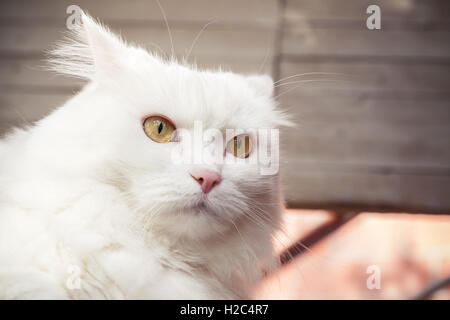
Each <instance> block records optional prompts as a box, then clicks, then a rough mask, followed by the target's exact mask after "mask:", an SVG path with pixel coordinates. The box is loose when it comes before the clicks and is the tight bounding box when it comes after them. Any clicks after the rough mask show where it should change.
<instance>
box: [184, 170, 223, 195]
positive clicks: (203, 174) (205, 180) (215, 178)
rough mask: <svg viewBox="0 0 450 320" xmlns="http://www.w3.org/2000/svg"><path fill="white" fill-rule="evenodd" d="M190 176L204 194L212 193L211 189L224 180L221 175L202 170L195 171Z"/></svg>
mask: <svg viewBox="0 0 450 320" xmlns="http://www.w3.org/2000/svg"><path fill="white" fill-rule="evenodd" d="M190 174H191V177H192V178H194V180H195V181H197V182H198V183H199V184H200V186H201V187H202V191H203V193H208V192H210V191H211V189H212V188H213V187H214V186H215V185H216V184H218V183H219V182H220V180H221V179H222V176H221V175H220V173H218V172H215V171H212V170H208V169H202V168H199V169H193V170H191V173H190Z"/></svg>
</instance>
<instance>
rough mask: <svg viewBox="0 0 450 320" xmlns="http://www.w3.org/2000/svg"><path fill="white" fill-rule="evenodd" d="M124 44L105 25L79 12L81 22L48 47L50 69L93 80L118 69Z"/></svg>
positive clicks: (123, 54) (107, 75) (123, 51)
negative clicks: (51, 48)
mask: <svg viewBox="0 0 450 320" xmlns="http://www.w3.org/2000/svg"><path fill="white" fill-rule="evenodd" d="M126 50H128V47H127V46H126V44H125V43H124V42H123V41H122V40H121V39H120V38H119V37H117V36H116V35H114V34H113V33H112V32H111V31H109V30H108V28H107V27H105V26H103V25H101V24H100V23H98V22H96V21H95V20H94V19H92V18H91V17H90V16H88V15H87V14H85V13H84V12H82V13H81V24H77V25H75V26H74V28H73V29H72V30H70V31H69V34H68V36H66V37H65V39H64V40H63V41H61V42H59V43H57V44H56V46H55V48H54V49H53V50H51V51H50V52H49V53H50V58H49V60H48V61H49V64H50V69H51V70H53V71H56V72H58V73H61V74H65V75H70V76H73V77H77V78H83V79H88V80H93V79H94V78H96V77H99V76H106V77H112V76H114V74H116V73H117V72H120V70H121V68H122V65H123V63H122V62H123V61H124V59H125V57H126Z"/></svg>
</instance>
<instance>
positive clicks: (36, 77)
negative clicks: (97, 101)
mask: <svg viewBox="0 0 450 320" xmlns="http://www.w3.org/2000/svg"><path fill="white" fill-rule="evenodd" d="M257 60H258V59H257ZM263 62H264V61H263V59H262V61H248V62H246V61H242V60H237V59H235V58H234V57H223V58H222V57H221V58H220V59H219V58H214V57H207V56H205V57H202V58H200V59H198V60H197V64H198V67H199V68H211V69H217V68H218V67H219V66H221V67H222V69H223V70H230V71H233V72H238V73H265V74H271V72H272V61H271V59H270V57H268V58H267V60H266V62H265V63H263ZM45 65H46V62H45V60H44V57H42V58H35V59H33V58H28V59H14V58H13V59H0V70H1V71H2V76H1V77H0V89H1V87H2V86H7V87H11V86H17V87H18V86H21V87H22V86H46V87H55V88H59V87H69V88H77V87H80V86H81V85H82V84H83V83H84V82H83V81H81V80H79V79H73V78H69V77H65V76H59V75H55V74H54V73H53V72H50V71H47V70H45ZM24 90H25V92H26V89H24Z"/></svg>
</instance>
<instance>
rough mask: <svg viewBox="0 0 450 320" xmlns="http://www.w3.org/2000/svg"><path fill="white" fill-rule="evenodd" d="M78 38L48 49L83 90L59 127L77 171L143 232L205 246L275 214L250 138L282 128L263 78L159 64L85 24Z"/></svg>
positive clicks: (272, 189)
mask: <svg viewBox="0 0 450 320" xmlns="http://www.w3.org/2000/svg"><path fill="white" fill-rule="evenodd" d="M76 36H77V39H76V40H75V41H73V42H69V43H64V44H62V45H61V46H60V47H58V48H57V49H56V50H55V51H54V56H55V58H54V59H53V60H51V62H52V66H53V69H55V70H56V71H58V72H61V73H65V74H70V75H74V76H78V77H83V78H88V79H89V80H90V81H91V83H90V84H89V85H88V86H87V87H86V88H85V89H84V90H83V91H82V92H81V93H80V94H79V95H78V96H77V97H75V98H74V99H73V100H72V101H70V102H69V103H68V104H67V105H66V106H64V107H63V108H62V109H61V110H59V113H60V114H61V116H59V117H60V118H61V119H59V121H64V120H62V119H68V118H70V121H71V122H72V127H76V131H75V130H74V131H73V132H71V129H70V128H66V129H65V131H66V134H67V135H68V136H71V137H72V136H77V138H76V139H77V141H81V142H73V144H76V145H78V146H79V147H78V149H77V148H75V149H77V150H78V151H80V152H78V158H82V156H80V154H81V153H82V154H88V155H89V157H88V160H86V163H85V164H83V165H80V166H90V167H91V168H97V169H96V170H97V171H96V175H97V176H99V177H98V179H100V180H103V181H108V182H109V183H111V184H113V185H116V186H117V188H119V189H120V190H121V191H122V192H123V194H124V195H125V196H126V198H127V201H128V203H129V205H130V206H131V207H132V208H133V209H134V210H135V212H136V214H137V215H138V216H139V217H140V218H141V219H142V223H143V224H144V226H145V227H146V228H153V229H154V230H156V231H160V232H169V233H171V234H175V235H179V236H183V237H190V238H207V237H210V236H212V235H215V234H218V233H219V234H221V233H225V232H226V231H227V230H228V229H229V228H232V227H233V225H235V224H236V223H240V221H242V220H245V219H247V220H248V221H256V223H258V222H259V223H265V221H267V219H270V218H271V217H270V214H271V213H272V212H274V211H277V210H279V207H280V203H279V186H278V175H277V172H273V173H272V174H263V173H262V171H261V168H262V167H263V166H267V164H261V161H260V159H259V158H260V157H259V155H260V151H261V150H262V149H264V150H263V151H264V152H265V151H266V150H265V148H266V147H267V146H266V145H264V146H263V145H262V140H261V139H260V135H259V133H258V130H261V129H264V130H267V129H273V128H276V127H277V126H279V125H283V124H286V123H287V121H286V120H285V118H284V117H283V115H282V114H281V113H280V112H279V111H277V110H276V108H275V102H274V100H273V98H272V91H273V82H272V80H271V79H270V77H268V76H244V75H238V74H234V73H230V72H221V71H217V72H214V71H200V70H197V69H196V68H195V67H189V66H186V65H181V64H178V63H177V62H175V61H173V60H172V61H164V60H163V59H161V58H159V57H157V56H155V55H151V54H149V53H148V52H146V51H145V50H143V49H140V48H135V47H130V46H127V45H125V44H124V43H123V42H122V41H120V40H119V39H118V38H116V37H115V36H114V35H112V34H111V33H110V32H109V31H107V30H106V29H105V28H103V27H101V26H99V25H98V24H96V23H95V22H94V21H93V20H92V19H90V18H89V17H87V16H83V27H80V29H79V30H77V31H76ZM57 116H58V115H57V114H55V115H54V117H57ZM73 123H76V126H73ZM233 130H235V131H233ZM227 133H228V134H227ZM269 137H270V133H269ZM73 144H72V146H73ZM270 147H272V148H275V147H277V146H276V145H275V144H273V143H272V145H271V146H270ZM80 148H81V149H82V150H79V149H80ZM272 154H274V151H272ZM186 155H188V156H186ZM199 155H201V156H199ZM74 156H75V155H74ZM177 156H179V157H177ZM75 157H76V156H75ZM180 159H182V161H180ZM276 160H278V159H276ZM80 161H82V160H80ZM272 165H273V163H272ZM264 219H266V220H264ZM253 223H255V222H253Z"/></svg>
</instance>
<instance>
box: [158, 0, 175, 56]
mask: <svg viewBox="0 0 450 320" xmlns="http://www.w3.org/2000/svg"><path fill="white" fill-rule="evenodd" d="M156 3H157V4H158V7H159V10H160V11H161V14H162V16H163V19H164V23H165V24H166V28H167V33H168V34H169V40H170V46H171V48H172V58H174V57H175V47H174V44H173V38H172V32H171V31H170V27H169V21H168V20H167V16H166V12H165V11H164V8H163V7H162V5H161V2H160V1H159V0H156Z"/></svg>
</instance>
